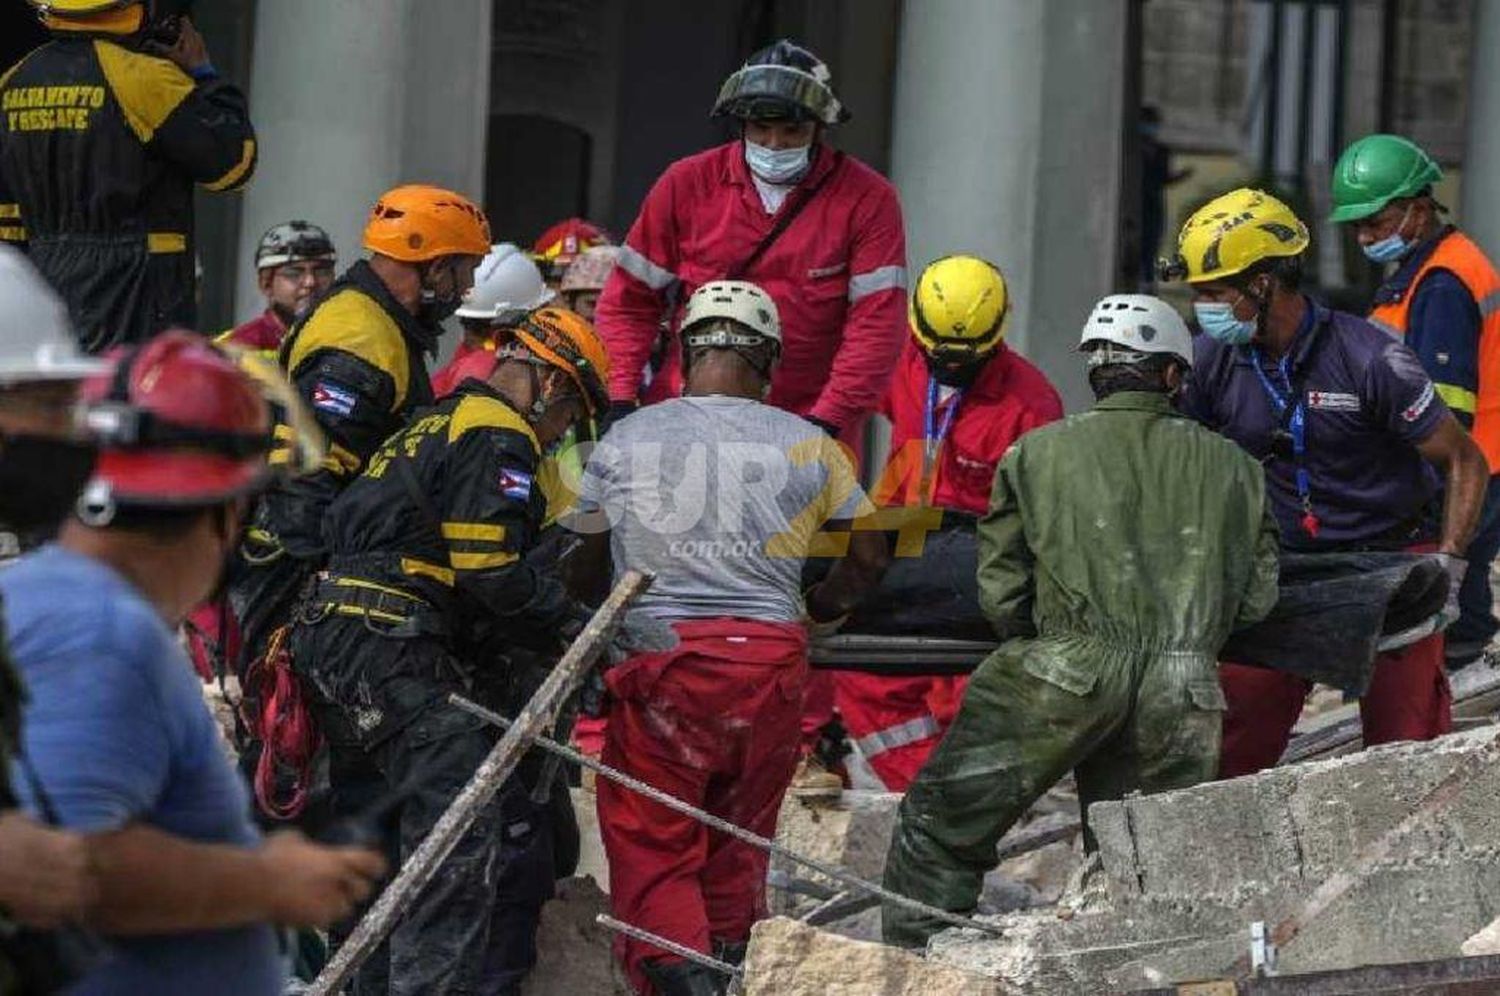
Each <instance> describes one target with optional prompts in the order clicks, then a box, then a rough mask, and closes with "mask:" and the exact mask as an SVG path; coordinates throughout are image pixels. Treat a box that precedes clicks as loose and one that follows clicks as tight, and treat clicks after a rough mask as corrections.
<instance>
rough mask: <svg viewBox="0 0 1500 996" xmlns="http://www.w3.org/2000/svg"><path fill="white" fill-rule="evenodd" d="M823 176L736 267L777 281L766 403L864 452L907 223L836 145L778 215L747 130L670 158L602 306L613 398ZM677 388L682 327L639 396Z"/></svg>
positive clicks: (900, 300)
mask: <svg viewBox="0 0 1500 996" xmlns="http://www.w3.org/2000/svg"><path fill="white" fill-rule="evenodd" d="M831 171H832V175H829V174H830V172H831ZM825 178H826V181H825ZM819 183H821V184H822V186H821V187H820V188H819V189H818V190H817V191H816V193H815V194H814V195H813V199H812V200H811V201H810V202H808V204H807V206H806V208H804V209H803V210H802V212H801V213H800V214H799V215H798V216H797V217H796V219H795V220H794V221H793V222H792V224H791V225H790V227H788V228H787V229H786V231H784V232H783V233H782V234H781V236H780V237H779V238H778V239H777V240H776V243H775V244H774V245H773V246H771V248H769V249H768V250H766V252H765V254H764V255H762V256H761V257H760V259H759V260H757V261H756V263H755V265H754V266H752V267H750V269H749V270H748V271H747V272H745V273H742V274H740V277H741V278H742V279H745V280H752V281H754V282H755V283H756V284H759V285H760V287H761V288H762V289H763V290H765V291H766V293H768V294H770V295H771V298H772V299H773V300H774V301H775V302H776V308H777V310H778V312H779V313H780V317H781V343H782V353H781V364H780V365H779V366H778V367H777V368H776V372H775V374H774V376H773V377H772V379H771V393H770V395H769V396H768V397H767V398H766V402H767V403H768V404H772V405H775V406H776V407H778V408H784V409H786V410H787V411H789V412H795V413H796V414H798V415H807V416H811V417H813V418H816V419H818V420H820V421H822V422H826V423H828V424H829V425H833V426H837V427H838V428H839V429H840V430H841V432H840V438H841V439H842V440H843V441H844V442H845V443H847V444H849V446H850V447H852V448H853V449H854V452H855V453H856V454H857V453H859V452H860V451H861V449H862V446H861V443H862V438H861V437H862V430H863V422H864V420H865V417H866V416H867V415H868V414H869V413H870V412H871V411H873V410H874V409H875V407H876V406H877V405H878V404H879V403H880V399H881V397H882V396H883V395H884V394H885V390H886V385H887V384H889V383H890V376H891V370H892V368H893V367H894V366H895V364H896V359H897V357H898V356H899V355H900V352H901V343H902V340H903V339H904V338H905V330H906V235H905V230H904V228H903V227H902V223H901V204H900V202H899V200H898V199H897V197H896V188H895V187H893V186H892V185H891V183H890V181H888V180H887V179H886V178H885V177H883V176H881V175H880V174H879V173H877V172H875V171H874V170H873V169H871V168H870V167H868V166H866V165H865V164H864V163H862V162H860V161H859V160H857V159H855V158H854V157H853V156H849V155H842V154H838V153H835V152H834V150H833V149H831V148H829V147H827V146H819V147H818V148H817V149H816V150H815V155H814V159H813V164H812V168H811V169H810V170H809V171H808V174H807V176H805V177H804V178H803V179H802V181H801V183H800V184H799V185H798V187H797V189H795V190H793V191H792V192H791V194H789V195H788V197H787V199H786V201H785V202H784V203H783V204H782V205H781V208H780V211H779V212H778V213H777V214H767V213H766V209H765V207H764V206H763V205H762V204H761V200H760V194H759V193H758V192H757V190H756V189H755V183H754V181H753V179H752V178H751V176H750V170H749V167H747V166H746V165H745V155H744V145H743V143H741V142H740V141H738V140H736V141H733V142H728V143H726V144H724V145H720V146H717V147H715V148H712V149H708V150H706V151H704V152H700V153H698V154H697V155H693V156H689V157H687V158H686V159H680V160H678V161H677V162H675V163H673V164H672V165H671V166H669V167H668V168H667V171H666V172H665V173H663V174H662V176H661V178H660V179H658V180H657V181H656V185H655V186H653V187H652V188H651V192H650V193H648V194H647V195H646V200H645V202H644V203H643V204H642V205H641V213H640V215H639V216H638V217H637V218H636V219H635V223H634V224H633V225H631V226H630V231H629V233H627V234H626V236H625V244H624V245H623V246H622V247H621V249H620V259H619V264H618V265H617V266H616V267H615V268H614V270H613V272H611V274H610V277H609V282H608V283H607V284H605V287H604V293H603V294H602V295H601V296H600V298H599V305H598V308H597V310H596V311H595V313H594V324H595V326H596V327H597V328H598V330H599V334H600V336H602V337H603V339H604V343H605V345H606V346H607V347H608V348H609V353H610V359H611V361H612V363H611V371H610V384H609V392H610V397H611V399H613V400H616V401H631V400H635V399H636V392H637V390H638V389H639V386H640V373H641V370H642V369H643V368H644V367H645V365H646V362H647V360H648V359H649V358H650V355H651V348H652V345H653V344H654V343H655V342H656V339H657V336H658V334H659V327H660V324H661V320H662V316H663V314H664V313H665V312H666V311H667V309H668V308H669V307H670V308H671V309H672V314H671V315H670V322H669V324H670V325H671V327H672V329H673V330H674V332H675V330H676V328H677V326H678V324H679V322H680V321H681V310H682V308H683V307H684V306H685V305H686V303H687V299H688V297H689V296H690V295H691V294H692V293H693V291H695V290H697V289H698V287H699V286H701V285H702V284H705V283H707V282H709V281H711V280H722V279H724V277H725V276H726V275H727V274H728V273H729V272H730V271H731V270H732V269H734V268H737V267H738V266H739V265H740V264H742V263H743V262H744V261H745V260H747V259H749V257H750V255H751V253H753V252H754V251H755V247H756V246H757V245H759V244H760V242H761V240H762V239H763V238H765V236H766V235H767V234H769V233H770V231H771V229H772V228H773V227H774V226H775V225H776V221H777V218H778V217H779V216H780V214H781V212H785V211H788V210H790V209H791V208H792V207H793V206H794V205H795V204H797V203H798V201H799V200H801V199H802V198H804V197H806V196H807V191H808V190H810V189H811V188H812V187H814V186H816V185H818V184H819ZM680 393H682V356H681V350H680V349H679V348H678V343H677V341H676V338H675V335H674V337H673V340H672V341H671V343H669V344H668V347H667V355H666V360H665V363H664V364H663V366H662V369H661V372H660V373H658V374H657V375H656V377H655V378H654V379H653V381H652V383H651V389H650V391H649V392H648V395H647V397H646V398H645V399H644V400H646V401H648V402H650V401H659V400H661V399H662V398H675V397H677V396H678V395H679V394H680ZM807 687H808V701H807V703H806V705H805V708H804V716H803V723H802V727H803V736H804V740H805V741H806V742H805V743H804V747H805V748H806V749H809V750H810V749H811V748H812V745H813V743H814V742H815V740H816V731H817V730H818V729H820V728H821V727H822V726H824V725H825V724H826V723H827V722H828V720H830V719H832V718H833V697H834V696H833V682H832V679H831V678H829V677H828V676H827V675H826V674H824V673H821V672H820V673H819V674H817V675H815V676H814V678H813V679H812V680H810V681H809V682H808V683H807Z"/></svg>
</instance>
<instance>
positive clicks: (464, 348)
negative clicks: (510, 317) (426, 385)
mask: <svg viewBox="0 0 1500 996" xmlns="http://www.w3.org/2000/svg"><path fill="white" fill-rule="evenodd" d="M494 372H495V350H494V348H493V347H490V346H476V345H474V344H472V343H468V342H461V343H459V344H458V348H457V349H455V350H454V351H453V358H452V359H451V360H449V361H448V362H447V364H445V365H444V366H443V368H442V369H441V370H439V371H438V372H437V373H435V374H433V375H432V394H433V397H435V398H446V397H447V396H448V395H450V394H452V393H453V390H454V389H455V388H456V387H458V385H460V384H462V383H463V382H464V381H466V380H468V379H469V378H470V377H477V378H479V379H480V380H488V379H489V378H490V375H491V374H493V373H494Z"/></svg>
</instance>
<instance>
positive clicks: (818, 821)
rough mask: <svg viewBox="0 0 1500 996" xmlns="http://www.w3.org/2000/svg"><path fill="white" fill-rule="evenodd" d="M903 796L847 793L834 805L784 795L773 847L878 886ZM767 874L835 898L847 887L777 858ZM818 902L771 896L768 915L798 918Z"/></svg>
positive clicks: (779, 894) (779, 892) (782, 892)
mask: <svg viewBox="0 0 1500 996" xmlns="http://www.w3.org/2000/svg"><path fill="white" fill-rule="evenodd" d="M900 804H901V796H900V795H897V794H896V793H893V792H864V791H848V792H845V793H843V795H842V796H840V797H839V798H838V799H833V800H827V799H803V798H798V797H796V796H792V795H788V796H787V797H786V801H785V802H783V803H782V805H781V815H780V817H779V818H778V820H777V825H776V842H777V843H778V844H781V845H783V846H784V847H787V848H790V849H791V850H793V851H795V852H796V853H798V854H802V855H805V856H807V857H809V858H813V859H816V860H818V861H822V862H824V863H826V864H831V865H836V866H838V867H840V868H842V869H844V870H845V871H848V872H852V873H853V874H855V875H858V876H859V877H860V878H863V879H866V880H867V881H868V880H874V881H877V882H878V881H879V880H880V876H881V873H882V872H883V871H884V869H885V854H886V851H887V850H888V849H889V847H890V841H891V831H892V830H893V829H894V828H895V826H896V807H897V806H899V805H900ZM771 872H772V873H773V874H775V875H778V876H782V875H784V876H789V877H792V878H796V879H805V880H807V881H809V882H812V883H814V884H816V885H820V886H823V887H825V888H826V889H828V890H831V891H833V892H839V891H842V890H843V889H844V888H845V886H844V885H843V884H842V883H840V882H837V881H835V880H833V879H830V878H828V877H827V876H825V875H820V874H818V873H817V872H815V871H813V870H812V869H811V868H808V867H807V866H806V865H801V864H798V863H797V862H795V861H789V860H787V859H785V858H782V857H780V856H773V857H772V858H771ZM818 902H819V900H817V899H816V898H812V897H808V896H799V895H795V894H793V893H791V892H788V891H785V890H772V892H771V911H772V912H773V913H782V914H786V915H790V916H801V915H803V914H804V913H807V912H808V911H810V910H811V909H812V908H813V907H814V906H816V905H817V904H818Z"/></svg>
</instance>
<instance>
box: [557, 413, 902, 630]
mask: <svg viewBox="0 0 1500 996" xmlns="http://www.w3.org/2000/svg"><path fill="white" fill-rule="evenodd" d="M579 497H580V499H581V500H582V502H583V507H585V508H588V507H598V508H600V509H602V510H603V512H604V513H605V515H606V516H607V517H608V520H609V523H610V528H611V536H610V544H611V548H612V551H613V554H614V568H615V572H616V574H619V573H620V572H622V571H625V570H640V571H646V572H649V573H651V574H654V575H655V576H656V581H655V582H654V583H653V584H652V586H651V589H650V590H649V591H647V592H646V594H645V595H644V596H642V598H641V600H640V602H639V603H638V604H639V606H640V608H641V609H643V610H644V611H646V612H649V613H650V614H651V615H654V616H657V617H659V618H663V619H687V618H704V617H709V616H735V617H738V618H741V619H756V620H763V621H770V622H795V621H797V620H798V619H801V618H802V616H803V605H802V590H801V580H802V563H803V561H804V560H805V559H806V558H807V556H808V555H809V553H810V552H811V553H813V554H820V555H825V556H827V555H836V554H837V553H839V552H842V551H838V550H828V549H819V548H817V547H814V546H813V544H814V542H815V537H816V536H817V535H818V532H819V530H820V529H821V528H822V527H823V526H824V525H825V524H826V523H828V522H829V521H831V520H838V519H854V518H857V517H859V516H861V515H865V514H868V513H869V512H870V511H871V510H872V509H871V506H870V503H869V501H868V499H866V497H865V495H864V492H863V491H861V490H860V487H859V481H858V479H857V478H856V477H855V473H854V467H853V465H852V464H851V463H850V461H849V458H848V456H847V455H846V454H845V452H844V451H843V450H842V449H841V448H840V447H839V446H838V444H837V443H836V442H834V441H833V440H832V439H829V438H828V437H827V436H826V435H824V434H823V433H822V432H821V431H819V430H818V428H817V427H816V426H814V425H812V424H810V423H808V422H806V421H804V420H803V419H800V418H798V417H797V416H795V415H792V414H790V413H788V412H784V411H782V410H780V409H779V408H772V407H771V406H769V405H763V404H761V403H759V402H756V401H750V400H748V399H745V398H730V397H724V396H719V395H714V396H706V397H690V398H676V399H673V400H671V401H665V402H662V403H661V404H657V405H651V406H650V407H647V408H644V409H642V410H641V411H639V412H636V413H635V414H633V415H631V416H629V417H628V418H626V419H624V420H622V421H620V422H619V423H617V424H616V425H615V426H614V427H613V428H612V429H610V431H609V434H608V435H607V436H606V437H605V438H604V440H603V441H601V442H600V444H599V446H598V448H597V449H595V451H594V453H593V454H592V456H590V458H589V461H588V464H587V466H586V467H585V468H584V471H583V478H582V482H581V485H580V488H579Z"/></svg>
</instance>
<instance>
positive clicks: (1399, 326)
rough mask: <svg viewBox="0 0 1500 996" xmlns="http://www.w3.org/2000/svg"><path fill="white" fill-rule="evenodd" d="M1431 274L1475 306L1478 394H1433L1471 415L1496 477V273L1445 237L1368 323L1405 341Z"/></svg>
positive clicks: (1499, 416)
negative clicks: (1415, 301)
mask: <svg viewBox="0 0 1500 996" xmlns="http://www.w3.org/2000/svg"><path fill="white" fill-rule="evenodd" d="M1432 270H1447V271H1448V272H1450V273H1452V274H1453V275H1454V276H1455V277H1457V278H1458V279H1459V281H1460V282H1461V283H1462V284H1463V285H1464V287H1465V288H1466V289H1467V290H1468V292H1469V294H1470V295H1471V296H1472V297H1473V298H1474V303H1475V304H1477V305H1478V306H1479V322H1480V325H1479V393H1478V394H1477V395H1475V394H1473V393H1471V392H1469V391H1467V390H1465V389H1463V388H1460V387H1455V386H1454V385H1452V384H1438V385H1437V392H1438V395H1439V396H1440V397H1441V398H1442V399H1443V400H1444V401H1446V402H1447V403H1448V407H1449V408H1452V409H1455V410H1456V411H1466V412H1472V413H1473V415H1474V442H1476V443H1478V444H1479V448H1480V449H1481V450H1483V451H1484V458H1485V460H1487V461H1489V465H1490V473H1492V474H1494V473H1500V272H1497V271H1496V270H1495V265H1494V264H1493V263H1491V262H1490V260H1489V257H1487V256H1486V255H1485V254H1484V250H1482V249H1480V248H1479V247H1478V246H1477V245H1475V244H1474V242H1473V241H1472V240H1471V239H1469V237H1468V236H1466V235H1464V234H1463V233H1462V232H1458V231H1454V232H1449V233H1448V234H1447V235H1445V236H1443V238H1442V240H1441V241H1439V242H1438V244H1437V248H1435V249H1434V250H1433V251H1432V254H1431V255H1429V256H1428V257H1427V262H1425V263H1423V264H1422V268H1421V269H1419V270H1418V271H1417V273H1416V275H1415V276H1414V277H1412V280H1411V283H1410V284H1408V285H1407V287H1406V292H1405V293H1404V294H1402V295H1401V297H1400V298H1399V299H1398V300H1396V301H1392V302H1390V303H1389V304H1381V305H1377V306H1376V307H1375V308H1374V309H1373V310H1372V311H1371V312H1370V321H1371V322H1373V323H1375V324H1376V325H1378V326H1380V327H1381V328H1383V329H1385V330H1386V331H1387V332H1389V333H1391V334H1392V335H1394V336H1397V337H1405V335H1406V332H1407V323H1408V322H1409V321H1410V320H1411V302H1412V298H1413V297H1415V296H1416V292H1417V288H1418V287H1419V286H1421V283H1422V280H1423V279H1424V278H1425V277H1426V276H1427V274H1428V273H1429V272H1431V271H1432Z"/></svg>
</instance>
